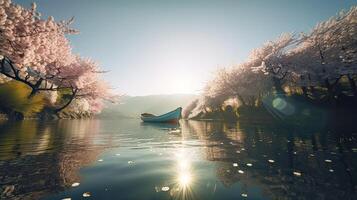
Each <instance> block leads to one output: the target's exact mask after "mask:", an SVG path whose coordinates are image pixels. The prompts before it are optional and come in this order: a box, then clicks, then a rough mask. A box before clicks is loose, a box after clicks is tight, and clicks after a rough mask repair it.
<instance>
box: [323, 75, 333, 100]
mask: <svg viewBox="0 0 357 200" xmlns="http://www.w3.org/2000/svg"><path fill="white" fill-rule="evenodd" d="M325 86H326V88H327V93H328V95H329V96H330V97H333V89H332V86H331V84H330V82H329V81H328V79H325Z"/></svg>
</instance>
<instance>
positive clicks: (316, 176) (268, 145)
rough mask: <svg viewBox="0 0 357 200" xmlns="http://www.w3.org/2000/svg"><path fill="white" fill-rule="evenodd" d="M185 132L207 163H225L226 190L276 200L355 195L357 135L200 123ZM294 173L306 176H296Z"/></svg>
mask: <svg viewBox="0 0 357 200" xmlns="http://www.w3.org/2000/svg"><path fill="white" fill-rule="evenodd" d="M185 126H187V127H188V129H189V130H190V131H191V132H192V134H194V135H197V136H198V138H199V139H200V140H203V141H204V143H205V145H206V148H205V154H206V158H207V160H211V161H220V162H219V163H218V166H219V167H218V168H217V177H218V178H219V179H220V180H221V182H222V183H223V184H224V185H225V186H226V187H229V186H231V185H233V184H234V183H237V182H240V183H241V184H242V186H243V190H244V187H253V186H254V187H256V186H258V187H260V188H262V189H263V191H264V193H265V194H266V195H268V196H269V197H271V198H272V199H277V198H288V199H291V198H303V199H305V198H308V199H316V198H317V199H319V198H320V199H325V198H326V199H328V198H345V199H348V198H351V197H353V196H354V195H356V190H357V188H356V183H355V181H354V180H357V174H356V173H357V171H356V167H357V158H356V157H355V156H356V152H353V151H352V148H353V147H354V148H355V149H354V151H356V143H355V141H354V140H355V139H354V137H356V135H352V134H351V133H353V131H351V130H348V129H347V130H343V129H341V127H339V129H337V130H338V131H335V130H336V129H334V128H331V127H329V128H326V129H325V130H313V129H295V128H289V127H279V126H274V125H254V124H252V123H239V124H224V123H211V122H197V121H192V122H191V121H190V122H187V123H186V124H185ZM343 133H349V134H343ZM237 152H238V153H237ZM268 160H274V163H269V162H268ZM326 160H331V161H332V162H331V163H329V162H326ZM233 163H237V164H238V167H234V166H233V165H232V164H233ZM247 163H252V164H253V166H251V167H249V166H247V165H246V164H247ZM238 170H242V171H243V172H244V173H243V174H242V173H239V172H238ZM330 170H333V171H330ZM294 171H297V172H300V173H301V174H302V175H301V176H295V175H294V174H293V172H294Z"/></svg>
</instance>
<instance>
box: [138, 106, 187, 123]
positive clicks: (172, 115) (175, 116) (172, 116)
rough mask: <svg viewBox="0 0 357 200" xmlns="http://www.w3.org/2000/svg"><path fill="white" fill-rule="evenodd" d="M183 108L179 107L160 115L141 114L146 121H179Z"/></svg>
mask: <svg viewBox="0 0 357 200" xmlns="http://www.w3.org/2000/svg"><path fill="white" fill-rule="evenodd" d="M181 111H182V108H177V109H176V110H173V111H171V112H168V113H166V114H163V115H160V116H141V120H143V121H144V122H163V123H177V122H178V120H179V119H180V118H181Z"/></svg>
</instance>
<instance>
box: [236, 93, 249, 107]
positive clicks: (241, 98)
mask: <svg viewBox="0 0 357 200" xmlns="http://www.w3.org/2000/svg"><path fill="white" fill-rule="evenodd" d="M237 98H238V100H239V101H240V102H241V103H242V106H246V105H247V104H246V103H245V101H244V99H243V97H242V96H241V95H239V94H237Z"/></svg>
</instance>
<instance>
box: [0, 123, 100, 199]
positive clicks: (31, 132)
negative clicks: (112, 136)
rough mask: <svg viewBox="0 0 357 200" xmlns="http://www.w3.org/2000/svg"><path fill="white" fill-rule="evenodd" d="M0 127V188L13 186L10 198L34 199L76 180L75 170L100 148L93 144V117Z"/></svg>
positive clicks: (95, 154)
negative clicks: (90, 118) (87, 119)
mask: <svg viewBox="0 0 357 200" xmlns="http://www.w3.org/2000/svg"><path fill="white" fill-rule="evenodd" d="M0 129H1V130H2V131H1V134H0V135H1V136H0V137H1V138H2V139H1V140H0V155H1V156H0V189H1V190H4V188H6V187H8V186H14V191H13V192H12V195H13V196H12V197H13V198H20V199H21V198H26V199H38V198H40V197H41V196H43V195H45V194H48V193H53V192H56V191H60V190H63V189H64V188H65V187H68V186H70V185H71V184H72V183H73V182H79V177H78V171H79V169H80V168H81V167H83V166H84V165H87V164H89V163H91V162H93V161H94V160H96V158H97V156H98V155H99V154H100V153H101V152H102V150H103V148H104V145H98V144H94V142H95V141H94V140H95V137H96V133H98V129H99V121H95V120H91V121H86V120H78V121H76V120H74V121H65V120H64V121H58V122H49V123H43V124H42V123H38V122H36V121H22V122H9V123H5V124H2V125H1V127H0ZM0 192H1V191H0Z"/></svg>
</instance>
